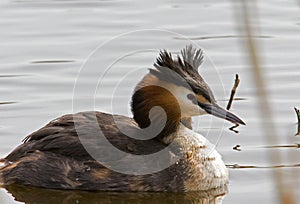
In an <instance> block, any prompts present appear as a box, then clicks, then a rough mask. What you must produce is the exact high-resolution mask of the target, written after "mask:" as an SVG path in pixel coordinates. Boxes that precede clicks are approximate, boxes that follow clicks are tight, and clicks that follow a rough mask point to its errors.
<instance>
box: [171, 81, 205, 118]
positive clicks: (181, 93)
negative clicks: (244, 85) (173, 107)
mask: <svg viewBox="0 0 300 204" xmlns="http://www.w3.org/2000/svg"><path fill="white" fill-rule="evenodd" d="M173 93H174V94H175V96H176V98H177V100H178V103H179V105H180V109H181V115H182V117H190V116H197V115H203V114H206V111H205V110H203V109H202V108H201V107H200V106H199V105H198V104H197V103H196V104H195V102H193V99H189V97H188V95H189V94H192V95H194V97H195V100H197V99H196V96H195V94H194V93H193V92H191V91H190V90H188V89H186V88H184V87H176V89H175V90H174V92H173Z"/></svg>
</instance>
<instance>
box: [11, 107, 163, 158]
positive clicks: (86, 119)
mask: <svg viewBox="0 0 300 204" xmlns="http://www.w3.org/2000/svg"><path fill="white" fill-rule="evenodd" d="M116 119H117V120H118V121H120V122H121V123H122V124H123V128H125V129H131V130H135V129H138V127H137V125H136V123H135V122H134V121H133V119H131V118H128V117H125V116H118V115H115V116H112V115H110V114H106V113H101V112H81V113H77V114H69V115H64V116H62V117H59V118H57V119H55V120H53V121H51V122H50V123H48V124H47V125H46V126H44V127H42V128H41V129H39V130H37V131H36V132H33V133H32V134H30V135H28V136H27V137H26V138H25V139H24V143H23V144H21V145H20V146H18V147H17V148H16V149H15V150H14V151H12V152H11V153H10V154H9V155H8V156H7V157H6V159H7V160H8V161H12V162H13V161H16V160H18V159H19V158H21V157H23V156H25V155H26V154H27V153H30V152H34V151H36V150H39V151H45V152H52V153H55V154H57V155H63V156H67V157H71V158H73V159H76V160H91V159H93V158H91V156H90V154H89V153H88V152H87V151H86V149H85V148H84V147H83V145H82V141H81V140H82V139H83V140H84V143H85V146H89V147H90V148H91V149H93V148H97V149H99V147H96V146H97V145H98V146H99V145H100V147H101V143H102V141H101V139H102V138H101V137H98V135H99V130H101V132H102V133H103V135H104V136H105V137H106V138H107V140H108V141H109V142H110V143H111V144H113V145H114V146H115V147H116V148H118V149H120V150H121V151H124V152H128V153H131V154H136V155H145V154H150V153H154V152H157V151H159V150H161V149H163V148H164V147H165V145H164V144H163V143H160V142H159V141H157V140H154V139H150V140H136V139H133V138H131V137H128V136H126V135H125V134H123V133H122V132H121V131H120V130H119V128H118V127H117V125H116V123H115V122H114V121H115V120H116ZM124 124H125V127H124ZM126 126H127V127H126ZM99 127H100V129H99ZM78 135H80V137H81V138H79V137H78ZM80 139H81V140H80ZM141 139H142V138H141ZM100 152H101V151H100Z"/></svg>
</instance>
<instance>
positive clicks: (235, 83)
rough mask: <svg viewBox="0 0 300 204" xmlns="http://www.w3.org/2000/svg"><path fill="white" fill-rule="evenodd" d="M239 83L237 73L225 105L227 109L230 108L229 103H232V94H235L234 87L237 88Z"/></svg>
mask: <svg viewBox="0 0 300 204" xmlns="http://www.w3.org/2000/svg"><path fill="white" fill-rule="evenodd" d="M239 83H240V79H239V75H238V74H236V75H235V80H234V85H233V87H232V89H231V94H230V99H229V101H228V104H227V107H226V109H227V110H229V109H230V108H231V104H232V101H233V98H234V95H235V92H236V89H237V87H238V85H239Z"/></svg>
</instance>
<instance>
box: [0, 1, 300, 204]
mask: <svg viewBox="0 0 300 204" xmlns="http://www.w3.org/2000/svg"><path fill="white" fill-rule="evenodd" d="M0 7H1V13H0V29H1V32H0V48H1V49H0V59H1V61H0V96H1V97H0V112H1V114H0V121H1V123H0V141H1V143H0V156H1V157H4V156H5V155H6V154H7V153H8V152H10V151H11V150H12V149H13V148H14V147H16V146H17V145H18V144H20V142H21V140H22V139H23V138H24V137H25V136H26V135H27V134H29V133H31V132H32V131H34V130H36V129H38V128H40V127H41V126H43V125H44V124H46V123H47V122H49V121H50V120H52V119H54V118H56V117H58V116H61V115H63V114H67V113H71V112H77V111H80V110H90V109H91V108H95V109H97V110H99V111H105V112H114V113H118V114H125V115H131V113H130V108H129V100H130V95H131V93H132V91H133V88H134V85H135V84H136V83H137V82H138V81H139V80H140V79H141V77H142V75H143V74H144V73H146V71H147V68H149V67H151V65H152V64H153V62H154V59H155V57H156V56H157V52H158V50H159V49H162V48H166V49H169V50H170V51H174V52H178V51H179V49H181V48H183V47H184V46H185V45H186V44H187V43H189V41H188V40H187V38H190V39H192V40H193V42H194V43H197V44H198V45H199V46H201V47H202V48H203V49H204V50H205V52H206V59H205V60H206V61H205V63H204V65H203V67H202V68H201V73H202V74H203V76H204V78H205V79H206V81H207V82H208V83H209V84H210V85H211V87H212V89H213V91H214V93H215V95H216V97H217V99H218V101H219V103H220V104H221V105H223V106H225V105H226V103H227V99H228V97H229V94H230V89H231V87H232V85H233V80H234V77H235V74H236V73H238V74H239V76H240V78H241V83H240V86H239V87H238V91H237V96H236V97H239V98H242V99H243V100H236V101H234V103H233V106H232V109H231V110H232V111H233V112H235V113H236V114H237V115H239V116H240V117H241V118H243V119H244V120H245V121H246V123H247V126H245V127H238V128H237V130H238V131H239V133H234V132H232V131H230V130H228V128H229V127H230V126H231V124H230V123H227V122H225V123H224V121H221V120H219V119H213V118H211V117H210V116H203V117H197V118H195V119H194V128H195V130H196V131H198V132H201V133H202V134H204V135H205V136H207V137H208V138H209V140H211V141H212V142H214V143H217V147H216V148H217V150H218V151H219V152H220V153H221V154H222V155H223V158H224V161H225V163H226V164H227V165H228V168H229V171H230V184H229V186H228V191H229V193H228V194H227V193H224V192H217V193H216V192H214V193H216V194H214V193H213V195H217V197H214V198H216V199H217V200H222V199H223V203H224V204H226V203H254V202H257V203H262V202H263V203H276V202H277V200H278V194H277V190H276V185H275V182H274V179H273V174H272V172H273V170H274V168H280V169H281V170H282V172H283V175H284V180H285V181H286V182H287V183H288V184H289V186H290V188H291V189H293V190H294V193H295V195H296V196H298V200H299V199H300V198H299V195H300V191H299V189H300V177H299V175H300V168H299V164H300V157H299V148H297V146H293V145H294V144H296V143H298V144H299V141H300V136H295V133H296V132H297V123H296V122H297V120H296V115H295V112H294V110H293V107H294V106H296V107H300V100H299V99H300V96H299V89H300V80H299V79H300V70H299V66H300V63H299V55H300V35H299V33H300V26H299V25H300V14H299V5H298V4H297V3H296V1H284V0H276V1H270V0H267V1H263V2H259V4H258V8H259V16H260V20H259V25H258V23H256V27H258V28H259V33H257V35H256V36H255V38H256V40H257V42H258V43H259V54H260V55H261V57H262V68H263V73H264V79H265V83H266V85H267V92H268V97H269V101H270V106H271V109H272V113H273V120H274V121H275V126H276V132H277V133H278V136H279V138H278V141H277V142H276V143H275V142H274V143H273V142H269V141H267V140H266V138H265V134H264V131H263V128H264V127H263V124H262V121H261V115H260V112H259V107H258V103H257V102H258V100H259V99H258V98H257V96H256V93H257V88H256V86H255V82H254V79H253V77H252V72H251V69H250V65H249V61H248V60H247V51H246V50H245V48H244V46H243V42H244V37H243V36H242V34H241V32H240V27H241V25H240V21H237V19H236V11H235V9H237V8H238V7H236V6H234V5H233V3H232V2H227V1H208V0H207V1H206V0H205V1H201V2H199V1H184V2H183V1H178V0H176V1H168V0H166V1H156V0H155V1H128V0H116V1H112V0H107V1H105V0H104V1H103V0H88V1H81V0H69V1H67V0H62V1H55V0H43V1H38V0H31V1H25V0H24V1H23V0H5V1H1V2H0ZM120 35H121V36H120ZM99 45H102V46H100V47H99ZM97 47H99V49H98V50H97V52H96V53H94V55H91V54H92V53H93V51H95V49H96V48H97ZM134 51H136V52H134ZM89 57H90V58H89ZM88 58H89V59H90V60H89V61H88V63H86V60H87V59H88ZM83 65H85V66H84V69H82V66H83ZM80 70H81V72H80V73H81V74H80V75H78V74H79V71H80ZM82 70H83V71H82ZM103 73H105V75H102V74H103ZM78 76H80V81H79V82H78V81H77V82H78V83H80V90H79V92H78V93H75V96H76V97H75V99H76V107H75V108H74V106H73V105H74V104H73V102H74V100H73V99H74V93H73V90H74V84H75V82H76V79H77V78H78ZM103 76H104V77H103ZM99 79H101V80H99ZM95 80H96V81H95ZM98 80H99V81H100V82H99V81H98ZM95 84H96V85H97V86H96V87H95ZM90 87H92V88H93V89H90ZM85 91H86V92H87V93H89V94H92V93H94V94H95V100H94V101H93V103H90V102H91V101H90V98H88V97H85V95H84V94H85ZM112 93H113V96H114V97H113V100H112V102H111V95H112ZM111 104H113V106H111ZM112 107H113V108H112ZM236 145H240V148H239V149H240V150H241V151H237V150H234V149H233V148H234V147H235V146H236ZM271 150H275V151H278V152H280V153H281V155H282V161H281V162H280V163H271V162H270V161H269V158H268V154H267V153H268V151H271ZM8 192H10V193H8ZM225 194H227V195H226V196H224V195H225ZM39 195H42V196H39ZM204 195H207V194H204ZM54 196H56V198H55V199H56V200H55V202H60V201H64V202H65V203H75V202H77V203H100V201H103V202H105V201H107V203H119V202H120V200H125V201H124V202H125V203H126V202H128V203H129V202H131V201H132V202H133V203H134V202H136V203H138V202H145V200H147V198H149V196H150V198H151V199H150V200H152V201H153V202H154V201H155V202H158V201H161V202H162V203H174V202H175V201H177V202H178V201H182V202H180V203H193V202H192V201H195V202H194V203H201V202H202V201H201V199H202V198H203V194H198V195H195V194H191V195H176V194H173V195H172V196H170V195H169V194H166V195H165V194H157V195H153V194H144V193H140V194H139V193H137V194H134V195H132V194H114V195H112V194H105V193H100V194H93V193H86V192H63V191H52V190H51V191H47V190H41V189H32V188H22V187H11V188H10V189H4V188H1V189H0V200H1V201H2V202H1V203H8V204H10V203H11V204H12V203H25V202H27V203H49V202H50V201H53V200H51V199H44V198H53V197H54ZM209 196H210V195H209ZM219 196H220V197H219ZM135 197H137V198H136V199H137V200H134V201H133V200H132V199H135ZM97 198H101V199H99V200H98V199H97ZM14 199H15V200H18V201H15V200H14ZM53 199H54V198H53ZM60 199H61V200H60ZM68 199H69V201H68ZM106 199H107V200H106ZM208 200H209V199H208ZM196 201H198V202H196ZM200 201H201V202H200ZM53 202H54V201H53ZM207 202H208V201H207ZM61 203H62V202H61Z"/></svg>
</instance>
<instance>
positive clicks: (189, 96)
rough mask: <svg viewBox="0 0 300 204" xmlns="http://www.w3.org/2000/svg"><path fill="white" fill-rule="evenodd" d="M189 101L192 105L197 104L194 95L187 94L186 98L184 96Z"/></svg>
mask: <svg viewBox="0 0 300 204" xmlns="http://www.w3.org/2000/svg"><path fill="white" fill-rule="evenodd" d="M186 97H187V98H188V99H189V100H191V101H192V102H193V103H194V104H196V105H197V104H198V103H197V99H196V97H195V95H194V94H188V95H187V96H186Z"/></svg>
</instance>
